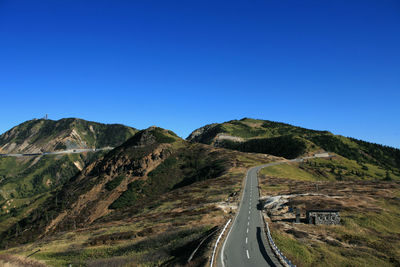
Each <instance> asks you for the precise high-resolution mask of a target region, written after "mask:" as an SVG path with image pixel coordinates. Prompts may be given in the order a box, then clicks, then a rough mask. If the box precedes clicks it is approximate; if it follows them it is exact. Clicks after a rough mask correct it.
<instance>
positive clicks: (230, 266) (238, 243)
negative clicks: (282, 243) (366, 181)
mask: <svg viewBox="0 0 400 267" xmlns="http://www.w3.org/2000/svg"><path fill="white" fill-rule="evenodd" d="M317 157H330V156H329V154H327V153H325V154H318V155H315V156H312V157H304V158H298V159H293V160H287V161H279V162H273V163H269V164H264V165H261V166H257V167H253V168H251V169H249V170H248V171H247V175H246V181H245V187H244V191H243V194H242V200H241V202H240V207H239V212H238V214H237V216H236V217H235V220H234V221H233V224H232V227H231V229H230V230H229V232H228V235H227V237H226V239H225V242H224V243H223V245H222V248H221V252H220V255H219V257H218V259H217V262H218V266H220V267H242V266H254V267H255V266H282V265H281V264H280V262H279V260H278V259H277V258H276V256H275V254H274V253H273V251H272V249H271V247H270V246H269V244H268V241H267V239H266V235H265V231H264V223H263V220H262V217H261V216H262V213H261V208H259V207H258V205H257V204H258V203H259V197H260V196H259V190H258V177H257V175H258V171H259V170H260V169H262V168H265V167H269V166H274V165H279V164H284V163H288V162H301V161H303V160H304V159H310V158H317Z"/></svg>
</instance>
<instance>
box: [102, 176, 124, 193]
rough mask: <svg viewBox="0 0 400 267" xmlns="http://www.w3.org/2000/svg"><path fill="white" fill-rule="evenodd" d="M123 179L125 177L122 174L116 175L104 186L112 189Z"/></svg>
mask: <svg viewBox="0 0 400 267" xmlns="http://www.w3.org/2000/svg"><path fill="white" fill-rule="evenodd" d="M124 179H125V176H124V175H118V176H117V177H116V178H114V179H112V180H111V181H109V182H108V183H106V184H105V188H106V189H107V190H108V191H112V190H113V189H115V188H117V186H119V185H120V184H121V182H122V181H123V180H124Z"/></svg>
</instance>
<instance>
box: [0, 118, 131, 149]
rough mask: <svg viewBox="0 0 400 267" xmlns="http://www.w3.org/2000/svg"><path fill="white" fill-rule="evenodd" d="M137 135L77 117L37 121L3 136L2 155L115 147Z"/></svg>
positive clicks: (0, 142) (125, 127) (1, 138)
mask: <svg viewBox="0 0 400 267" xmlns="http://www.w3.org/2000/svg"><path fill="white" fill-rule="evenodd" d="M136 132H137V130H136V129H134V128H131V127H128V126H124V125H121V124H102V123H97V122H91V121H85V120H82V119H76V118H67V119H61V120H58V121H53V120H45V119H40V120H37V119H34V120H30V121H26V122H24V123H22V124H20V125H18V126H16V127H14V128H12V129H11V130H9V131H7V132H5V133H4V134H2V135H0V153H3V154H7V153H39V152H52V151H57V150H68V149H75V148H102V147H116V146H118V145H120V144H122V143H123V142H124V141H126V140H127V139H128V138H129V137H131V136H132V135H133V134H135V133H136Z"/></svg>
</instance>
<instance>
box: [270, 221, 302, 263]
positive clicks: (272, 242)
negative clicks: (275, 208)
mask: <svg viewBox="0 0 400 267" xmlns="http://www.w3.org/2000/svg"><path fill="white" fill-rule="evenodd" d="M265 225H266V227H267V237H268V242H269V244H270V246H271V248H272V250H273V251H274V253H275V255H276V256H277V257H278V259H279V261H280V262H281V263H282V264H283V266H286V267H296V265H294V264H293V263H292V262H291V261H290V260H289V259H288V258H286V257H285V256H284V255H283V254H282V252H281V251H280V250H279V248H278V247H277V246H276V245H275V242H274V240H273V239H272V236H271V232H270V230H269V226H268V223H267V222H265Z"/></svg>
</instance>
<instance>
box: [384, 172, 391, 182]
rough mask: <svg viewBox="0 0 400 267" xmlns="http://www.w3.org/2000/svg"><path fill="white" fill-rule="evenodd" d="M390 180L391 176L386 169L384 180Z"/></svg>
mask: <svg viewBox="0 0 400 267" xmlns="http://www.w3.org/2000/svg"><path fill="white" fill-rule="evenodd" d="M391 180H392V176H391V175H390V173H389V171H388V170H386V175H385V181H391Z"/></svg>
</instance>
